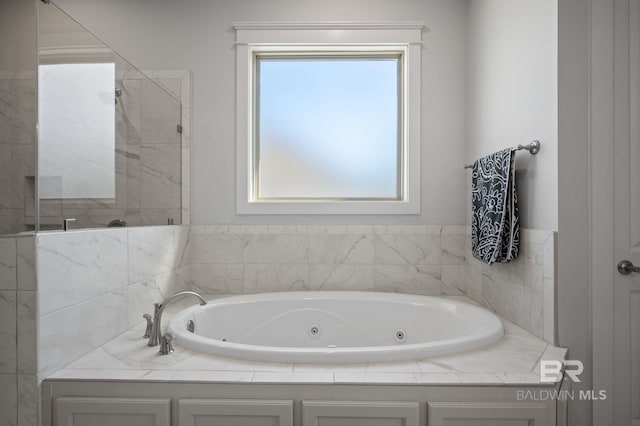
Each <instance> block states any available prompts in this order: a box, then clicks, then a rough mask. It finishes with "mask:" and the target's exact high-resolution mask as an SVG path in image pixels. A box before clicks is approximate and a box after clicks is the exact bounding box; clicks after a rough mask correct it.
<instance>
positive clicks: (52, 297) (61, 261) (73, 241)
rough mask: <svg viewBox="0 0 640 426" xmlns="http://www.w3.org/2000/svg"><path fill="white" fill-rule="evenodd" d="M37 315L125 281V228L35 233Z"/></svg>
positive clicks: (104, 290) (126, 261)
mask: <svg viewBox="0 0 640 426" xmlns="http://www.w3.org/2000/svg"><path fill="white" fill-rule="evenodd" d="M37 250H38V252H37V256H38V290H39V291H38V297H39V310H40V315H44V314H47V313H50V312H53V311H55V310H57V309H62V308H65V307H67V306H70V305H72V304H74V303H78V302H81V301H83V300H87V299H89V298H92V297H96V296H98V295H101V294H104V293H106V292H109V291H111V290H114V289H117V288H120V287H123V286H126V285H127V282H128V281H127V264H128V258H127V230H126V229H119V230H112V229H110V230H102V231H77V232H66V233H52V234H40V235H38V236H37Z"/></svg>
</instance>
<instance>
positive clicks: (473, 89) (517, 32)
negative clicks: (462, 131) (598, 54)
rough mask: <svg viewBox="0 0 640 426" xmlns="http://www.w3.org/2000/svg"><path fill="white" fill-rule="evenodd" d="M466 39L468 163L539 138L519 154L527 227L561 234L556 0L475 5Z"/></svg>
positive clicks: (477, 1) (485, 0)
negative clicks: (532, 149)
mask: <svg viewBox="0 0 640 426" xmlns="http://www.w3.org/2000/svg"><path fill="white" fill-rule="evenodd" d="M468 35H469V68H468V70H469V73H468V75H469V107H468V108H469V113H468V136H467V138H468V146H469V148H468V151H467V155H468V157H467V160H468V162H472V161H473V160H474V159H476V158H478V157H480V156H483V155H486V154H490V153H492V152H494V151H498V150H500V149H503V148H507V147H510V146H515V145H518V144H526V143H528V142H530V141H531V140H534V139H539V140H540V141H541V143H542V148H541V150H540V153H539V154H538V155H537V156H535V157H533V156H531V155H529V154H528V153H527V152H526V151H521V152H519V153H518V154H517V157H516V158H517V160H516V168H517V170H520V171H519V172H518V175H517V179H518V190H519V200H520V217H521V225H522V226H523V227H525V228H530V229H540V230H557V229H558V189H557V186H558V153H557V148H558V120H557V115H558V109H557V99H558V89H557V68H558V59H557V51H558V48H557V45H558V35H557V0H544V1H540V0H516V1H507V0H472V1H470V2H469V32H468Z"/></svg>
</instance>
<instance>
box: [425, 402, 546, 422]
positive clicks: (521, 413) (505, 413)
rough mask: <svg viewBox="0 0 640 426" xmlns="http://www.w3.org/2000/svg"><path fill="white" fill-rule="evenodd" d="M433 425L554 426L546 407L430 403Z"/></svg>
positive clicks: (536, 405)
mask: <svg viewBox="0 0 640 426" xmlns="http://www.w3.org/2000/svg"><path fill="white" fill-rule="evenodd" d="M428 406H429V426H552V422H551V421H550V420H549V419H553V418H554V416H555V413H549V407H548V406H547V405H545V404H532V403H528V404H517V403H515V404H514V403H506V402H505V403H464V402H460V403H429V404H428Z"/></svg>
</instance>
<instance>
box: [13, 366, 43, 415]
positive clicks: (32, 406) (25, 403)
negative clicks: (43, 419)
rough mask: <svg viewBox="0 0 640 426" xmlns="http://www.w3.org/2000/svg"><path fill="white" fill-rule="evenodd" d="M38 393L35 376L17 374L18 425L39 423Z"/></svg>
mask: <svg viewBox="0 0 640 426" xmlns="http://www.w3.org/2000/svg"><path fill="white" fill-rule="evenodd" d="M39 394H40V392H39V386H38V377H37V376H35V375H19V376H18V426H38V425H39V418H40V414H39V411H38V398H39Z"/></svg>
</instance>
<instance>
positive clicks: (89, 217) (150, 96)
mask: <svg viewBox="0 0 640 426" xmlns="http://www.w3.org/2000/svg"><path fill="white" fill-rule="evenodd" d="M39 7H40V27H39V31H40V46H39V59H40V67H39V79H40V87H39V96H40V100H39V104H40V111H39V121H40V144H39V169H38V171H39V179H38V183H39V190H38V192H39V210H40V223H41V229H60V227H61V226H62V223H63V220H65V219H75V221H74V222H72V225H71V227H72V228H88V227H91V228H94V227H105V226H109V225H110V226H122V225H124V224H126V225H127V226H145V225H165V224H167V223H175V224H180V223H181V147H182V138H181V133H180V124H181V111H182V108H181V104H180V101H179V99H180V98H181V93H180V89H181V84H180V83H181V81H180V80H179V79H178V80H176V79H170V78H158V79H151V78H149V74H159V73H158V72H157V71H153V70H152V71H147V72H142V71H140V70H138V69H137V68H136V67H134V66H133V65H132V64H130V63H129V62H127V61H126V60H125V59H123V58H122V57H121V56H119V55H118V54H116V53H115V52H114V51H113V50H112V49H110V48H109V47H108V46H107V45H105V44H104V43H103V42H101V41H100V40H99V39H98V38H97V37H95V36H94V35H93V34H91V33H90V32H89V31H88V30H86V29H85V28H84V27H82V26H81V25H80V24H79V23H77V22H76V21H75V20H73V19H72V18H71V17H69V16H68V15H67V14H66V13H64V11H62V10H61V9H59V8H58V7H56V6H55V5H54V4H51V3H50V4H44V3H42V4H41V5H40V6H39ZM160 77H163V76H162V75H160ZM165 77H166V76H165Z"/></svg>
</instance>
